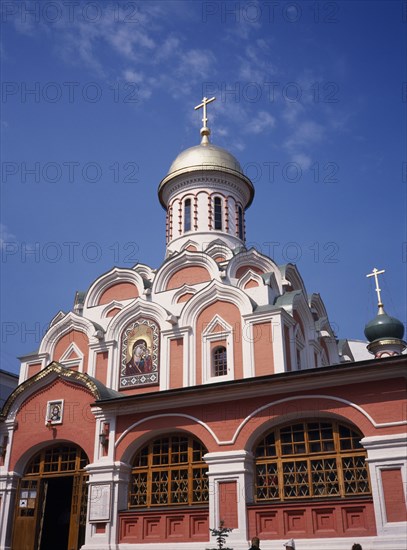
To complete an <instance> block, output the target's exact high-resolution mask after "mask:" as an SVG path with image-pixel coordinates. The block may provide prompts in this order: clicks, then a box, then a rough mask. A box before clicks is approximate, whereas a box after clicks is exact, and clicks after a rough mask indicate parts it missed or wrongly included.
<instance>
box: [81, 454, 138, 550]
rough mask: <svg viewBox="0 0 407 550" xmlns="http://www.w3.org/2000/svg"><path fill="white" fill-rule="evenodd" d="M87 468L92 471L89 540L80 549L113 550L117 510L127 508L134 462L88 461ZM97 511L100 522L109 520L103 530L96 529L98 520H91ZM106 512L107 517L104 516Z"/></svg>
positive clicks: (116, 534)
mask: <svg viewBox="0 0 407 550" xmlns="http://www.w3.org/2000/svg"><path fill="white" fill-rule="evenodd" d="M85 470H86V471H87V472H88V473H89V482H88V483H89V497H88V518H89V520H90V521H88V522H87V524H86V540H85V544H84V546H82V547H81V550H111V548H116V545H117V544H118V537H119V526H118V519H119V518H118V511H119V510H125V509H126V508H127V495H128V484H129V476H130V471H131V466H130V465H128V464H125V463H123V462H110V463H107V462H104V463H98V464H96V463H93V464H89V465H88V466H86V467H85ZM99 497H100V500H98V499H99ZM95 506H96V507H95ZM96 513H100V514H101V516H100V517H101V520H100V522H99V524H100V523H105V524H106V528H105V532H104V533H97V532H96V526H97V524H98V522H93V521H91V519H92V517H95V516H96ZM103 513H105V514H104V517H105V518H106V519H104V517H103V518H102V516H103Z"/></svg>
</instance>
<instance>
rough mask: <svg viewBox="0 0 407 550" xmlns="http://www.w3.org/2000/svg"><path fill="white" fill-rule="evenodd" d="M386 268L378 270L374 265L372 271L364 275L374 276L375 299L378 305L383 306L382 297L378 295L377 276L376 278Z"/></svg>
mask: <svg viewBox="0 0 407 550" xmlns="http://www.w3.org/2000/svg"><path fill="white" fill-rule="evenodd" d="M385 272H386V270H385V269H382V270H381V271H379V270H378V269H377V267H374V268H373V270H372V273H369V274H368V275H366V277H374V278H375V282H376V289H375V290H376V292H377V301H378V306H379V307H380V306H383V304H382V297H381V296H380V288H379V278H378V275H381V274H382V273H385Z"/></svg>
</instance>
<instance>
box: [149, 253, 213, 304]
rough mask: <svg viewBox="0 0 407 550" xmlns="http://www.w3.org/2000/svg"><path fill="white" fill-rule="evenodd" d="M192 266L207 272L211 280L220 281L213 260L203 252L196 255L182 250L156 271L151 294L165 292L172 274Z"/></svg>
mask: <svg viewBox="0 0 407 550" xmlns="http://www.w3.org/2000/svg"><path fill="white" fill-rule="evenodd" d="M193 266H198V267H203V268H205V269H206V270H207V271H208V272H209V275H210V277H211V279H215V280H218V281H219V280H220V276H219V268H218V264H217V263H216V262H215V260H214V259H212V258H211V257H210V256H209V255H208V254H205V253H203V252H201V253H200V254H197V253H196V252H189V251H188V250H184V251H183V252H181V253H179V254H176V255H174V256H173V257H172V258H170V259H168V260H167V261H166V262H165V263H164V265H163V266H162V267H161V269H160V270H159V271H158V273H157V275H156V278H155V280H154V283H153V288H152V291H153V294H158V293H159V292H165V291H166V290H167V285H168V281H169V280H170V278H171V276H172V275H174V273H176V272H177V271H179V270H180V269H183V268H186V267H193Z"/></svg>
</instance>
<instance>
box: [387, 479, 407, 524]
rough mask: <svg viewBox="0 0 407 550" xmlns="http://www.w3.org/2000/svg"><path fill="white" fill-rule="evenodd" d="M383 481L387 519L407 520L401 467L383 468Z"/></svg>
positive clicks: (390, 520)
mask: <svg viewBox="0 0 407 550" xmlns="http://www.w3.org/2000/svg"><path fill="white" fill-rule="evenodd" d="M382 483H383V493H384V502H385V505H386V517H387V521H388V522H390V523H392V522H394V521H407V511H406V501H405V498H404V488H403V480H402V477H401V469H400V468H391V469H389V470H382Z"/></svg>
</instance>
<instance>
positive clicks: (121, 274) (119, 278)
mask: <svg viewBox="0 0 407 550" xmlns="http://www.w3.org/2000/svg"><path fill="white" fill-rule="evenodd" d="M145 267H146V266H145ZM118 283H131V284H133V285H134V286H135V287H136V288H137V290H138V293H139V295H141V294H142V293H143V290H144V281H143V278H142V276H141V275H140V274H139V273H137V272H136V271H135V270H134V269H130V268H129V269H128V268H119V267H114V268H113V269H111V270H110V271H108V272H107V273H105V274H103V275H102V276H101V277H99V278H98V279H96V281H95V282H94V283H93V284H92V286H91V287H90V289H89V290H88V292H87V293H86V298H85V302H84V309H87V308H90V307H95V306H97V305H99V300H100V297H101V296H102V294H103V293H104V292H105V291H106V290H108V289H109V288H110V287H111V286H113V285H115V284H118Z"/></svg>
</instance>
